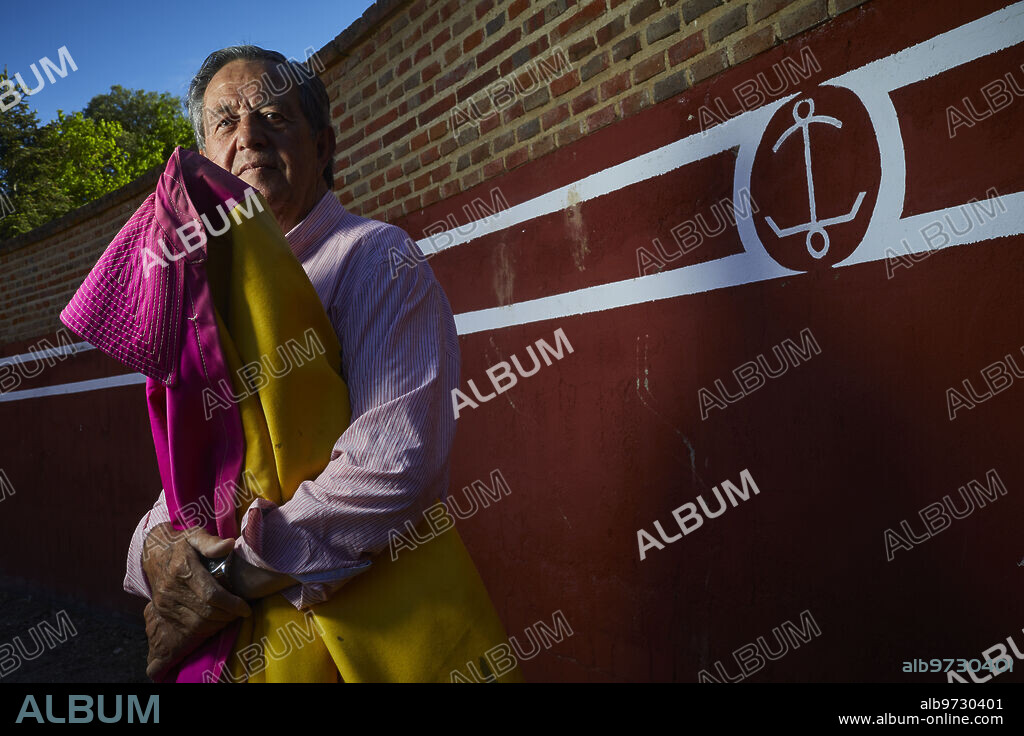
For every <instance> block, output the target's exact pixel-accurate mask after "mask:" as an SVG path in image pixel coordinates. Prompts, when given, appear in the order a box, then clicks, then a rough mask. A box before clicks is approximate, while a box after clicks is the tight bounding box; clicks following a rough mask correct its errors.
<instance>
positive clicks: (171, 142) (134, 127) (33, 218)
mask: <svg viewBox="0 0 1024 736" xmlns="http://www.w3.org/2000/svg"><path fill="white" fill-rule="evenodd" d="M6 78H8V76H7V71H6V69H5V70H4V71H3V73H0V80H2V79H6ZM30 99H31V98H30V97H29V96H28V95H23V96H22V99H21V101H20V102H18V104H17V105H14V106H13V107H11V108H10V109H9V110H7V111H6V112H3V113H0V239H4V238H10V237H13V236H15V235H18V234H20V233H24V232H28V231H30V230H32V229H34V228H37V227H39V226H40V225H43V224H45V223H47V222H49V221H50V220H53V219H56V218H58V217H60V216H61V215H64V214H66V213H67V212H69V211H71V210H73V209H75V208H76V207H80V206H82V205H83V204H86V203H88V202H91V201H92V200H94V199H97V198H99V197H102V196H103V195H104V194H107V193H108V192H112V191H114V190H115V189H117V188H119V187H122V186H124V185H125V184H128V183H129V182H131V181H132V180H134V179H135V178H137V177H138V176H140V175H141V174H143V173H145V172H146V171H148V170H149V169H151V168H153V167H154V166H157V165H160V164H163V163H164V162H165V161H166V160H167V158H168V157H169V156H170V155H171V153H172V152H173V151H174V147H175V146H177V145H181V146H192V145H194V140H193V137H192V129H191V126H190V125H189V123H188V119H187V118H186V117H185V115H184V114H183V110H182V105H181V102H180V101H179V100H178V99H177V98H175V97H174V96H173V95H170V94H167V93H160V94H158V93H156V92H145V91H143V90H127V89H125V88H123V87H120V86H114V87H112V88H111V91H110V94H106V95H97V96H96V97H94V98H93V99H92V100H90V102H89V104H88V105H87V106H86V108H85V110H84V111H82V112H76V113H73V114H70V115H65V114H64V113H63V111H60V110H58V111H57V120H55V121H53V122H51V123H48V124H47V125H42V126H40V125H39V120H38V116H37V114H36V112H35V111H34V110H32V109H31V108H30V107H29V104H28V101H29V100H30Z"/></svg>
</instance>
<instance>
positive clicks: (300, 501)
mask: <svg viewBox="0 0 1024 736" xmlns="http://www.w3.org/2000/svg"><path fill="white" fill-rule="evenodd" d="M285 237H286V239H287V241H288V244H289V245H290V246H291V249H292V252H293V253H295V256H296V257H297V258H298V259H299V262H300V263H302V266H303V268H304V269H305V271H306V274H307V275H308V276H309V279H310V281H311V282H312V283H313V286H314V288H315V289H316V293H317V295H319V297H320V301H321V302H322V303H323V305H324V308H325V309H326V310H327V315H328V317H329V318H330V320H331V324H332V325H334V329H335V332H337V335H338V340H339V341H340V343H341V349H342V354H341V365H342V377H343V378H344V379H345V380H346V382H347V383H348V389H349V399H350V402H351V405H352V421H351V424H350V425H349V427H348V429H346V430H345V432H344V433H343V434H342V435H341V437H339V438H338V441H337V443H336V444H335V446H334V449H333V451H332V453H331V461H330V462H329V463H328V465H327V467H326V468H325V469H324V471H323V473H321V474H320V476H319V477H318V478H316V479H315V480H311V481H305V482H303V483H302V484H301V485H300V486H299V487H298V489H297V490H296V492H295V495H294V496H293V497H292V498H291V500H289V501H288V502H287V503H284V504H282V505H281V506H275V505H274V504H272V503H270V502H268V501H264V500H263V499H256V500H255V501H253V503H252V504H251V505H250V506H249V508H248V510H247V511H246V514H245V517H244V519H243V520H242V528H241V534H240V535H239V537H238V540H237V541H236V543H235V552H236V554H238V555H240V556H241V557H242V558H244V559H245V560H247V561H248V562H250V563H252V564H253V565H256V566H258V567H262V568H265V569H268V570H274V571H277V572H281V573H285V574H287V575H291V576H292V577H293V578H295V580H296V581H298V582H297V584H296V585H294V586H292V587H289V588H285V589H284V590H282V591H281V593H282V595H284V596H285V597H286V598H287V599H288V600H289V601H291V603H292V604H293V605H294V606H295V607H296V608H298V609H300V610H302V609H305V608H307V607H309V606H312V605H315V604H317V603H322V602H323V601H325V600H327V599H328V598H330V597H331V595H333V594H334V593H335V592H336V591H337V590H338V589H339V588H340V587H341V586H342V585H344V584H345V582H346V581H348V580H350V579H351V578H352V577H353V576H355V575H358V574H359V573H361V572H364V571H365V570H367V569H368V568H369V567H370V565H371V564H372V558H373V557H375V556H376V555H377V554H379V553H380V552H381V551H383V550H384V549H385V548H386V547H387V546H388V542H389V537H390V532H391V530H395V531H401V530H403V529H404V524H405V522H406V521H410V522H412V523H413V524H414V525H416V524H418V522H419V521H420V519H421V517H422V514H423V512H424V511H425V510H426V509H427V508H428V507H429V506H430V505H431V504H432V503H433V502H434V501H436V500H437V499H438V498H446V497H447V489H448V480H449V456H450V453H451V447H452V440H453V439H454V436H455V418H454V415H453V412H452V410H451V395H452V389H454V388H457V387H458V383H459V344H458V337H457V335H456V332H455V319H454V317H453V316H452V310H451V306H450V305H449V304H448V299H447V297H446V296H445V293H444V291H443V290H442V289H441V286H440V284H438V282H437V280H436V279H435V278H434V273H433V271H432V270H431V269H430V266H428V265H427V263H426V261H425V260H420V261H419V263H418V264H416V265H412V264H411V261H410V259H409V258H408V255H407V254H408V249H409V248H410V247H414V246H413V245H412V241H411V240H410V239H409V238H408V236H407V235H406V234H405V233H404V232H403V231H402V230H400V229H399V228H396V227H394V226H392V225H387V224H385V223H383V222H379V221H376V220H368V219H365V218H362V217H357V216H356V215H353V214H352V213H350V212H348V211H347V210H346V209H345V208H344V206H342V205H341V203H339V202H338V200H337V198H336V197H335V196H334V195H333V194H332V193H331V192H328V193H327V194H325V195H324V197H323V199H321V200H320V201H319V202H318V203H317V205H316V206H315V207H314V208H313V209H312V210H311V211H310V213H309V214H308V215H307V216H306V218H305V219H304V220H303V221H302V222H300V223H299V224H298V225H296V226H295V227H294V228H293V229H292V230H291V231H290V232H289V233H288V234H287V235H286V236H285ZM392 249H398V250H400V252H401V253H402V254H403V256H404V258H403V261H404V264H403V265H400V266H397V267H395V268H396V269H397V270H393V267H392V265H391V263H392V258H393V256H392ZM164 521H168V513H167V505H166V502H165V500H164V493H163V491H161V492H160V496H159V498H158V499H157V501H156V504H155V505H154V506H153V508H152V510H151V511H149V512H148V513H147V514H146V516H144V517H143V519H142V520H141V521H140V522H139V525H138V527H137V528H136V530H135V534H134V535H133V536H132V541H131V545H130V546H129V550H128V570H127V574H126V576H125V579H124V588H125V590H127V591H128V592H129V593H133V594H135V595H139V596H142V597H144V598H147V599H151V598H152V591H151V590H150V587H149V581H148V580H147V579H146V575H145V573H144V572H143V569H142V543H143V541H144V540H145V538H146V535H147V534H148V533H149V530H150V529H152V528H153V527H154V526H156V525H157V524H159V523H161V522H164Z"/></svg>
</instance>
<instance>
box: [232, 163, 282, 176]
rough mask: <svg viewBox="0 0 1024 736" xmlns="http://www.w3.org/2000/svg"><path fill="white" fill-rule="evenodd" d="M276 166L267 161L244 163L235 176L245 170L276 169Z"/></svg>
mask: <svg viewBox="0 0 1024 736" xmlns="http://www.w3.org/2000/svg"><path fill="white" fill-rule="evenodd" d="M276 168H277V167H276V166H274V165H273V164H269V163H255V164H245V165H244V166H243V167H242V168H241V169H239V171H238V173H237V174H235V176H241V175H242V174H244V173H245V172H246V171H259V170H261V169H276Z"/></svg>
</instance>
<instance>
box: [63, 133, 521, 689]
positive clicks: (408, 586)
mask: <svg viewBox="0 0 1024 736" xmlns="http://www.w3.org/2000/svg"><path fill="white" fill-rule="evenodd" d="M60 318H61V321H62V322H63V323H64V324H65V325H67V326H68V328H70V329H71V330H73V331H74V332H76V333H77V334H78V335H80V336H81V337H82V338H83V339H85V340H87V341H88V342H90V343H91V344H92V345H94V346H95V347H96V348H98V349H99V350H101V351H103V352H104V353H106V354H107V355H110V356H111V357H113V358H115V359H116V360H118V361H120V362H121V363H123V364H124V365H126V366H128V367H130V368H132V369H134V370H136V371H138V372H140V373H142V374H143V375H145V376H146V378H147V380H146V397H147V401H148V408H149V416H150V424H151V427H152V433H153V441H154V445H155V448H156V455H157V463H158V465H159V469H160V476H161V479H162V481H163V483H164V491H165V497H166V500H167V507H168V511H169V512H170V518H171V521H172V523H173V524H174V526H175V528H177V529H184V528H187V527H189V526H193V525H195V524H196V523H202V525H203V526H204V528H206V530H207V531H209V532H210V533H212V534H216V535H218V536H220V537H237V535H238V532H239V524H240V522H241V519H242V518H243V515H244V513H245V511H246V510H247V508H248V506H249V503H250V502H251V501H252V500H253V499H254V498H255V497H256V496H260V497H262V498H265V499H267V500H269V501H271V502H273V503H274V504H278V505H280V504H283V503H286V502H287V501H288V500H289V499H290V498H291V497H292V494H293V493H294V492H295V490H296V489H297V488H298V486H299V484H300V483H302V482H303V481H305V480H313V479H315V478H317V477H318V476H319V475H320V474H321V472H322V471H323V470H324V469H325V467H326V466H327V463H328V461H329V460H330V459H331V450H332V448H333V447H334V444H335V443H336V441H337V439H338V437H340V436H341V434H342V432H343V431H344V430H345V429H346V427H347V426H348V424H349V419H350V408H349V399H348V389H347V387H346V385H345V382H344V380H343V379H342V378H341V375H340V374H341V348H340V345H339V342H338V338H337V336H336V335H335V332H334V329H333V327H332V326H331V323H330V321H329V320H328V318H327V314H326V312H325V311H324V308H323V306H322V304H321V303H320V300H319V297H318V296H317V294H316V292H315V290H314V289H313V285H312V284H311V283H310V281H309V278H308V277H307V275H306V273H305V271H304V270H303V269H302V266H301V265H300V264H299V262H298V260H297V259H296V258H295V256H294V254H293V253H292V252H291V250H290V248H289V247H288V243H287V242H286V241H285V238H284V236H283V235H282V233H281V230H280V228H279V227H278V225H277V222H276V221H275V219H274V217H273V214H272V213H271V211H270V209H269V206H268V205H267V203H266V201H265V200H264V199H263V197H262V196H261V195H260V194H259V193H258V192H255V190H253V189H252V188H250V187H248V186H247V185H246V184H245V182H243V181H241V180H240V179H238V178H236V177H234V176H232V175H231V174H230V173H228V172H226V171H224V170H223V169H221V168H220V167H218V166H216V165H215V164H213V163H212V162H210V161H208V160H207V159H205V158H203V157H201V156H200V155H199V154H197V153H194V152H191V151H188V150H185V149H181V148H178V149H176V150H175V151H174V153H173V154H172V155H171V158H170V160H169V161H168V162H167V166H166V169H165V170H164V172H163V174H162V176H161V178H160V181H159V184H158V186H157V188H156V191H155V192H154V193H153V194H151V195H150V196H149V197H148V198H147V199H146V201H145V202H144V203H143V204H142V206H141V207H139V209H138V211H136V213H135V214H134V215H133V216H132V217H131V219H130V220H129V221H128V223H127V224H126V225H125V226H124V228H122V230H121V232H120V233H119V234H118V236H117V237H116V238H115V239H114V241H113V242H112V243H111V244H110V246H109V247H108V248H107V249H106V251H105V252H104V253H103V255H102V256H101V257H100V259H99V261H98V262H97V264H96V266H95V267H94V268H93V270H92V271H91V272H90V274H89V275H88V276H87V277H86V279H85V281H84V283H83V284H82V286H81V287H80V288H79V289H78V291H77V292H76V294H75V295H74V297H73V298H72V299H71V301H70V303H69V304H68V305H67V307H66V308H65V309H64V310H63V312H61V315H60ZM286 345H287V346H290V347H294V348H295V349H298V350H303V351H304V352H303V353H302V355H303V358H304V359H303V360H302V361H294V362H293V365H292V369H291V370H290V371H286V372H283V375H277V376H275V375H273V373H271V374H270V375H267V374H266V373H265V372H264V373H262V374H261V375H260V377H259V379H260V380H259V381H258V382H254V379H253V374H252V372H251V371H246V370H245V367H246V366H250V365H251V364H254V363H258V362H259V361H260V360H261V358H263V357H264V356H273V355H274V354H275V353H276V352H277V350H278V348H279V347H281V346H286ZM254 384H255V385H254ZM195 508H207V509H214V510H215V512H214V514H213V515H212V516H214V517H215V518H201V519H200V521H199V522H197V521H196V520H195V514H194V513H193V512H191V511H189V509H195ZM207 516H210V515H207ZM446 518H447V520H448V521H450V518H448V517H446ZM443 521H444V520H440V522H438V521H437V520H435V525H436V526H440V527H442V528H443V527H444V526H446V524H444V523H443ZM420 531H422V532H423V533H424V534H427V525H426V521H422V522H421V524H420ZM251 607H252V616H250V617H247V618H244V619H239V620H238V621H236V622H233V623H232V624H231V625H229V626H228V627H227V628H225V629H223V630H222V631H221V632H220V633H219V634H217V635H215V636H213V637H211V638H210V639H208V640H207V641H206V642H205V643H204V644H203V645H202V646H201V647H200V648H199V649H197V650H196V651H194V652H192V653H191V654H190V655H189V656H188V657H187V658H186V659H185V660H184V661H183V662H181V663H180V664H178V665H177V666H175V667H174V668H172V670H171V671H170V672H169V673H167V674H166V675H165V676H164V677H163V678H162V679H163V680H165V681H178V682H217V681H227V680H230V681H248V682H325V681H326V682H336V681H338V679H339V675H340V679H342V680H343V681H345V682H367V681H374V682H382V681H386V682H437V681H449V680H450V679H452V678H451V674H452V673H453V672H454V671H456V670H462V669H465V668H466V666H467V664H468V663H472V665H476V663H478V662H483V661H485V660H484V658H483V655H484V654H485V653H486V652H487V651H488V650H489V649H492V648H493V647H495V646H500V645H502V644H503V643H504V642H505V640H506V635H505V631H504V628H503V626H502V624H501V622H500V621H499V619H498V616H497V614H496V612H495V610H494V607H493V605H492V603H491V600H490V598H489V596H488V594H487V591H486V589H485V588H484V585H483V582H482V581H481V579H480V576H479V574H478V573H477V570H476V567H475V566H474V564H473V561H472V560H471V559H470V557H469V554H468V553H467V551H466V549H465V547H464V546H463V543H462V540H461V538H460V537H459V534H458V532H457V530H455V529H454V528H451V529H448V530H447V531H444V532H443V533H441V534H439V535H437V536H435V538H434V539H432V540H431V541H430V542H428V543H426V544H422V545H419V546H417V547H416V548H415V549H414V550H403V552H402V554H401V555H398V556H397V557H396V558H395V559H392V556H391V555H388V554H380V555H378V556H377V557H376V558H375V559H374V562H373V564H372V566H371V567H370V568H369V570H368V571H367V572H364V573H362V574H360V575H358V576H357V577H355V578H353V579H352V580H350V581H349V582H347V583H346V584H345V585H344V586H343V587H342V588H341V589H340V590H339V591H338V592H337V593H336V594H335V595H334V596H333V597H332V598H331V599H330V600H328V601H326V602H324V603H322V604H319V605H317V606H314V607H313V608H311V609H310V611H309V612H308V613H307V614H305V615H304V614H302V613H300V612H299V611H297V610H296V609H295V607H294V606H292V604H291V603H289V602H288V600H287V599H285V598H284V597H283V596H281V595H280V594H274V595H271V596H268V597H266V598H263V599H260V600H258V601H255V602H252V603H251ZM487 674H488V679H497V680H499V681H517V680H519V679H521V677H520V672H519V669H518V667H510V668H509V670H508V671H507V672H501V673H487Z"/></svg>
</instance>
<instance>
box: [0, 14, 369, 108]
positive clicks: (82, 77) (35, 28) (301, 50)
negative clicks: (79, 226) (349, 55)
mask: <svg viewBox="0 0 1024 736" xmlns="http://www.w3.org/2000/svg"><path fill="white" fill-rule="evenodd" d="M372 4H373V3H372V2H370V0H333V1H331V0H292V2H280V0H278V2H270V0H247V1H246V2H236V1H235V0H206V1H205V2H199V1H197V0H171V1H170V2H166V1H165V2H157V3H152V2H148V1H147V0H133V1H131V2H128V1H126V0H95V1H93V0H88V1H87V2H81V0H78V1H74V0H23V1H22V2H19V3H17V4H15V5H12V6H8V7H7V11H6V13H5V14H4V26H5V28H4V33H3V41H2V42H0V69H2V68H3V66H5V65H6V66H7V70H8V72H9V73H10V75H11V76H12V77H13V76H14V74H15V72H21V76H22V78H23V79H24V80H25V84H26V85H27V86H28V87H29V89H31V88H33V87H35V86H36V85H37V82H36V77H35V75H34V74H33V73H32V70H31V68H30V65H31V64H33V63H35V64H36V66H37V68H39V59H40V58H41V57H43V56H47V57H49V58H50V59H51V60H52V61H53V62H54V63H55V64H57V65H58V66H60V64H59V63H58V51H57V50H58V49H59V48H60V47H61V46H67V49H68V52H69V53H70V54H71V57H72V58H73V59H74V61H75V64H76V65H77V66H78V71H75V72H71V71H70V67H69V74H68V76H67V77H65V78H63V79H61V78H60V77H59V76H56V75H55V76H54V78H55V82H54V84H52V85H51V84H50V83H49V81H47V83H46V86H45V87H43V88H42V89H41V90H39V91H38V92H37V93H36V94H34V95H31V96H30V97H27V98H26V101H27V102H28V103H29V105H30V106H31V107H33V108H34V109H35V110H36V111H37V112H38V113H39V121H40V123H45V122H48V121H49V120H52V119H54V118H55V117H56V116H57V110H58V109H61V110H63V111H64V112H65V113H69V112H73V111H75V110H81V109H82V108H83V107H85V105H86V104H87V103H88V102H89V100H90V99H92V97H93V96H95V95H98V94H103V93H106V92H109V91H110V87H111V85H114V84H120V85H122V86H124V87H128V88H130V89H145V90H147V91H154V92H170V93H172V94H175V95H177V96H179V97H184V96H185V93H186V91H187V89H188V83H189V80H190V79H191V78H192V75H193V74H195V72H196V71H197V70H198V69H199V65H200V64H202V62H203V59H205V58H206V56H207V55H208V54H209V53H210V52H211V51H215V50H216V49H219V48H222V47H224V46H230V45H232V44H238V43H252V44H255V45H257V46H262V47H264V48H269V49H274V50H276V51H280V52H281V53H283V54H284V55H285V56H288V57H291V58H295V59H299V60H303V59H305V58H306V54H305V49H307V48H308V47H310V46H312V47H313V48H314V49H316V50H318V51H319V50H320V49H321V48H323V46H324V44H326V43H327V42H328V41H330V40H331V39H333V38H334V37H335V36H337V35H338V34H339V33H341V32H342V31H343V30H345V29H346V28H348V26H349V25H351V23H352V22H353V21H355V20H356V18H358V17H359V16H361V15H362V14H363V12H364V11H365V10H366V8H368V7H369V6H370V5H372ZM5 5H6V3H5ZM40 73H42V69H41V68H40ZM43 77H44V79H45V74H44V75H43ZM19 89H20V88H19Z"/></svg>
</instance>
